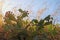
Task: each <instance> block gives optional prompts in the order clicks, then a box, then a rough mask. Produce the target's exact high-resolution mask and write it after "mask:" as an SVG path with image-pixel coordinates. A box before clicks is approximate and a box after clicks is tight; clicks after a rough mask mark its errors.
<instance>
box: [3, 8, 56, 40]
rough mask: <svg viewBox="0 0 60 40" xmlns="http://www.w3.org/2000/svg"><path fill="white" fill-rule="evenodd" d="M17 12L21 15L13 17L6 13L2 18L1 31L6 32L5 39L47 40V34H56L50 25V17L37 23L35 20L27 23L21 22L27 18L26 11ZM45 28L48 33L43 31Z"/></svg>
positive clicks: (25, 21) (26, 21) (10, 13)
mask: <svg viewBox="0 0 60 40" xmlns="http://www.w3.org/2000/svg"><path fill="white" fill-rule="evenodd" d="M19 12H20V13H21V14H20V15H19V16H17V17H15V16H14V15H13V14H12V12H10V11H8V12H7V13H6V16H5V17H4V23H5V24H4V25H3V29H4V31H5V32H6V33H7V32H8V34H7V35H8V36H7V37H6V39H7V40H9V39H11V40H22V39H23V40H24V38H25V39H26V40H28V39H29V38H30V39H29V40H33V38H34V37H36V36H37V37H39V38H41V39H43V40H45V39H46V40H49V39H48V38H47V36H49V35H48V34H51V35H53V36H54V35H55V34H56V33H57V31H56V29H55V28H54V26H53V24H52V21H53V20H51V21H50V19H53V18H52V17H51V16H50V15H48V16H47V17H45V18H44V19H43V20H40V21H38V20H37V19H33V20H32V21H29V20H23V18H25V17H28V14H29V13H28V11H23V10H22V9H19ZM44 21H46V22H44ZM45 27H47V28H46V29H48V30H47V31H48V32H46V31H45V30H44V28H45ZM39 35H40V36H39ZM22 36H23V37H22ZM21 37H22V39H21Z"/></svg>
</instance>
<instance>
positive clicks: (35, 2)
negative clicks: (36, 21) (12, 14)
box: [2, 0, 60, 20]
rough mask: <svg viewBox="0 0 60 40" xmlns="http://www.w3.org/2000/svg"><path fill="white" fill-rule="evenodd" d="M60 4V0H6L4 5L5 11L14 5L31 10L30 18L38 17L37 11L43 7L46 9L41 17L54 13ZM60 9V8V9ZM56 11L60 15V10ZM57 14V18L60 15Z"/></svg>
mask: <svg viewBox="0 0 60 40" xmlns="http://www.w3.org/2000/svg"><path fill="white" fill-rule="evenodd" d="M59 6H60V0H5V2H4V5H3V9H2V10H3V12H6V11H8V10H11V9H13V8H14V7H19V8H21V9H23V10H28V9H29V10H31V11H32V13H31V14H30V18H31V19H33V18H36V16H37V11H38V10H39V9H42V8H44V7H45V8H46V10H45V11H44V12H43V13H42V14H41V15H40V18H42V19H43V18H45V17H46V16H47V15H49V14H53V13H54V11H56V9H58V7H59ZM59 11H60V10H59ZM59 11H58V13H56V14H57V15H58V16H60V14H59V13H60V12H59ZM58 16H56V17H55V19H56V18H57V19H59V20H60V17H58Z"/></svg>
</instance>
